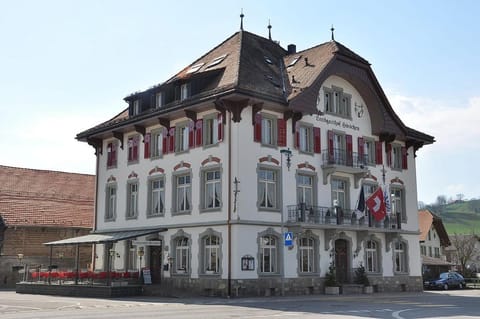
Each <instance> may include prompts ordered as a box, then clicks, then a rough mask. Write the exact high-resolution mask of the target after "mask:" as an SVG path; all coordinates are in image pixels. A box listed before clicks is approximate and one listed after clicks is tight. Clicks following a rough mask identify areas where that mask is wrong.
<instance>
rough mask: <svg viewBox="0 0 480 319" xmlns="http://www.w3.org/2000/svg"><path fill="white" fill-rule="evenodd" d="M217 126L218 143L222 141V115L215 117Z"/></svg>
mask: <svg viewBox="0 0 480 319" xmlns="http://www.w3.org/2000/svg"><path fill="white" fill-rule="evenodd" d="M217 125H218V141H219V142H221V141H223V116H222V113H218V115H217Z"/></svg>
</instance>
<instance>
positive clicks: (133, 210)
mask: <svg viewBox="0 0 480 319" xmlns="http://www.w3.org/2000/svg"><path fill="white" fill-rule="evenodd" d="M137 216H138V181H131V182H128V183H127V214H126V217H127V218H136V217H137Z"/></svg>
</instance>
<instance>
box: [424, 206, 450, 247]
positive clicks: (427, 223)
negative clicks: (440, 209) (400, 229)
mask: <svg viewBox="0 0 480 319" xmlns="http://www.w3.org/2000/svg"><path fill="white" fill-rule="evenodd" d="M418 226H419V228H420V241H424V240H426V239H427V235H428V231H429V230H430V227H432V226H433V227H434V228H435V230H436V232H437V234H438V236H439V238H440V244H441V245H442V246H443V247H446V246H450V245H451V243H450V238H449V237H448V234H447V230H446V229H445V226H444V225H443V222H442V219H441V218H440V217H438V216H437V215H435V214H434V213H432V212H431V211H429V210H428V209H425V210H420V211H419V212H418Z"/></svg>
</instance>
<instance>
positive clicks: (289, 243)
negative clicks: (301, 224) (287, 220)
mask: <svg viewBox="0 0 480 319" xmlns="http://www.w3.org/2000/svg"><path fill="white" fill-rule="evenodd" d="M283 238H284V239H285V246H293V233H292V232H289V231H287V232H285V234H284V236H283Z"/></svg>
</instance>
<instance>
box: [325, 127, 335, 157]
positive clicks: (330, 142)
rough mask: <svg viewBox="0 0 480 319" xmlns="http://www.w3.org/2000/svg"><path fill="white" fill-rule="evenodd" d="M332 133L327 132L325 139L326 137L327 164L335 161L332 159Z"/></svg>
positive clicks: (333, 151)
mask: <svg viewBox="0 0 480 319" xmlns="http://www.w3.org/2000/svg"><path fill="white" fill-rule="evenodd" d="M334 135H335V134H334V133H333V131H328V132H327V137H328V158H329V162H333V161H334V160H335V158H334V153H335V150H334V149H333V137H334Z"/></svg>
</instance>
